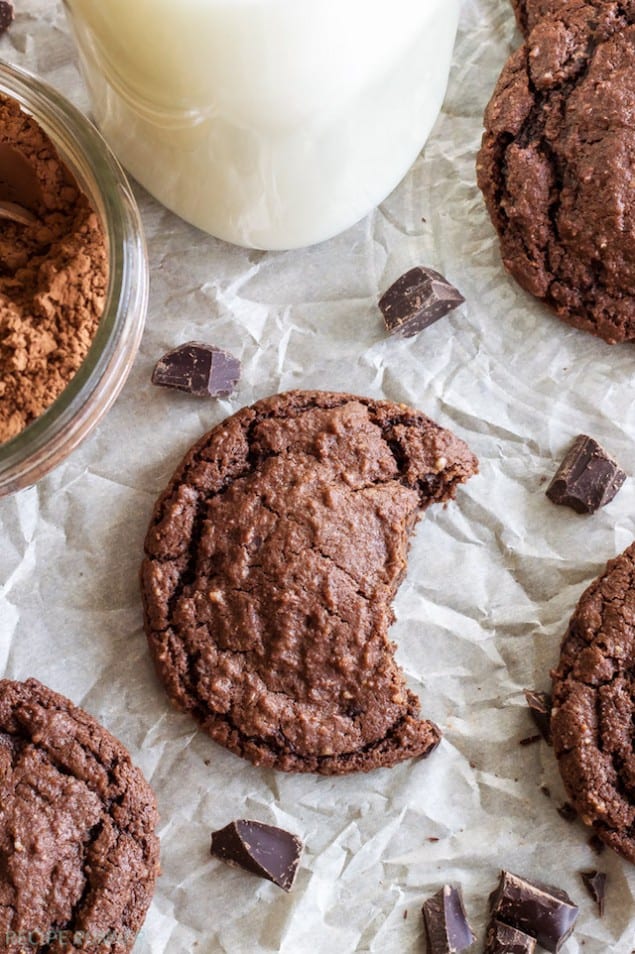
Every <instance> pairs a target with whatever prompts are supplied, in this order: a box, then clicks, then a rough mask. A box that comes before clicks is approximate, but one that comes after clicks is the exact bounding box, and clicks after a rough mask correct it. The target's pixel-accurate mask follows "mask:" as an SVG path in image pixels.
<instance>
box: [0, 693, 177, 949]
mask: <svg viewBox="0 0 635 954" xmlns="http://www.w3.org/2000/svg"><path fill="white" fill-rule="evenodd" d="M156 823H157V811H156V805H155V801H154V796H153V794H152V791H151V789H150V787H149V786H148V784H147V782H146V781H145V780H144V778H143V776H142V775H141V773H140V772H139V771H138V770H137V769H136V768H135V767H134V766H133V765H132V763H131V761H130V756H129V754H128V752H127V751H126V750H125V748H124V747H123V745H121V743H120V742H118V741H117V740H116V739H114V738H113V737H112V736H111V735H110V733H109V732H107V731H106V730H105V729H104V728H103V727H102V726H100V725H99V723H98V722H96V721H95V719H93V718H92V716H90V715H88V714H87V713H86V712H84V711H83V710H82V709H79V708H77V707H76V706H74V705H73V703H72V702H70V701H69V700H68V699H65V698H64V697H63V696H60V695H58V694H57V693H55V692H52V691H51V690H50V689H47V688H46V687H45V686H42V685H41V684H40V683H39V682H37V681H36V680H35V679H29V680H28V681H27V682H24V683H22V682H12V681H10V680H8V679H4V680H1V681H0V939H1V940H2V950H3V951H6V952H7V954H21V952H24V951H26V950H29V951H41V952H44V951H46V952H49V954H61V952H62V951H75V950H78V951H84V950H91V951H93V950H95V951H96V950H99V951H100V952H103V954H126V952H128V951H131V950H132V947H133V945H134V942H135V937H136V935H137V932H138V930H139V928H140V926H141V923H142V921H143V918H144V916H145V913H146V910H147V908H148V905H149V904H150V901H151V899H152V892H153V888H154V881H155V878H156V875H157V871H158V858H159V843H158V840H157V837H156V835H155V833H154V829H155V826H156Z"/></svg>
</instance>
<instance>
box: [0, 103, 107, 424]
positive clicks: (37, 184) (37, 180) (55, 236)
mask: <svg viewBox="0 0 635 954" xmlns="http://www.w3.org/2000/svg"><path fill="white" fill-rule="evenodd" d="M0 199H5V200H6V199H8V200H11V201H14V202H18V203H19V204H21V205H23V206H24V207H26V208H28V209H29V211H31V212H33V213H34V215H35V219H34V221H33V223H30V224H18V223H16V222H11V221H8V220H2V219H0V443H2V442H4V441H7V440H9V438H11V437H14V436H15V435H16V434H19V433H20V432H21V431H22V430H23V429H24V428H25V427H26V426H27V425H28V424H30V423H31V422H32V421H33V420H35V419H36V418H37V417H39V416H40V414H42V413H43V411H45V410H46V409H47V408H48V407H49V405H51V404H52V403H53V401H55V399H56V398H57V397H58V396H59V395H60V393H61V392H62V391H63V390H64V388H65V387H66V385H67V384H68V382H69V381H70V379H71V378H72V377H73V375H74V374H75V372H76V371H77V370H78V368H79V367H80V365H81V363H82V361H83V360H84V358H85V357H86V353H87V351H88V349H89V347H90V344H91V342H92V340H93V337H94V336H95V332H96V330H97V326H98V324H99V320H100V318H101V315H102V312H103V309H104V302H105V296H106V286H107V279H108V255H107V247H106V241H105V237H104V232H103V229H102V227H101V223H100V221H99V218H98V216H97V214H96V212H95V211H94V209H93V208H92V207H91V205H90V203H89V201H88V199H87V198H86V196H85V195H84V194H83V193H82V191H81V190H80V188H79V186H78V184H77V182H76V181H75V179H74V177H73V176H72V174H71V172H70V170H69V169H68V168H67V167H66V165H65V164H64V163H63V162H62V160H61V159H60V158H59V156H58V154H57V152H56V150H55V147H54V146H53V144H52V143H51V141H50V139H49V138H48V136H47V135H46V133H45V132H44V131H43V130H42V129H41V128H40V126H39V125H38V123H37V122H36V121H35V120H34V119H33V118H32V117H31V116H28V115H27V114H25V113H24V112H23V111H22V110H21V108H20V106H19V104H18V103H17V102H16V101H15V100H13V99H11V98H9V97H6V96H3V95H0Z"/></svg>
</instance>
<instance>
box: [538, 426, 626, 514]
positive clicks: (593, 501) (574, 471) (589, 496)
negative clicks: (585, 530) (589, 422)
mask: <svg viewBox="0 0 635 954" xmlns="http://www.w3.org/2000/svg"><path fill="white" fill-rule="evenodd" d="M625 480H626V474H625V473H624V471H623V470H621V468H620V467H619V465H618V464H617V463H616V462H615V461H614V460H613V458H612V457H611V456H610V455H609V454H607V452H606V451H605V450H604V448H603V447H600V445H599V444H598V442H597V441H596V440H594V439H593V438H592V437H587V435H586V434H580V435H579V436H578V437H576V439H575V441H574V442H573V445H572V446H571V449H570V450H569V452H568V453H567V455H566V456H565V458H564V460H563V461H562V463H561V464H560V467H559V468H558V470H557V471H556V473H555V476H554V478H553V480H552V481H551V483H550V484H549V486H548V487H547V490H546V494H547V497H549V500H551V501H553V503H555V504H564V505H565V506H566V507H571V508H572V509H573V510H575V511H576V513H595V511H596V510H599V508H600V507H603V506H604V505H605V504H607V503H609V502H610V501H611V500H612V499H613V497H614V496H615V494H616V493H617V492H618V490H619V489H620V487H621V486H622V484H623V483H624V481H625Z"/></svg>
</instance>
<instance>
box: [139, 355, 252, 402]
mask: <svg viewBox="0 0 635 954" xmlns="http://www.w3.org/2000/svg"><path fill="white" fill-rule="evenodd" d="M239 378H240V361H239V360H238V358H235V357H234V356H233V354H230V353H229V352H228V351H223V350H222V348H216V347H215V346H214V345H208V344H205V343H204V342H202V341H188V342H186V344H182V345H180V346H179V347H178V348H174V349H173V350H172V351H168V352H167V353H166V354H164V355H163V357H162V358H161V359H160V360H159V361H157V363H156V365H155V368H154V371H153V372H152V383H153V384H158V385H159V386H160V387H164V388H176V389H177V390H178V391H187V393H188V394H195V395H196V396H197V397H222V396H223V395H226V394H231V392H232V391H233V390H234V388H235V386H236V383H237V382H238V379H239Z"/></svg>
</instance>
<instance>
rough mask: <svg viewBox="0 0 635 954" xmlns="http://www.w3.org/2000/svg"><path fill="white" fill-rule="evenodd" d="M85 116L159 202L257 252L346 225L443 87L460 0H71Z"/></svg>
mask: <svg viewBox="0 0 635 954" xmlns="http://www.w3.org/2000/svg"><path fill="white" fill-rule="evenodd" d="M65 4H66V9H67V13H68V16H69V19H70V23H71V25H72V28H73V32H74V36H75V39H76V43H77V47H78V49H79V53H80V62H81V66H82V71H83V74H84V78H85V80H86V83H87V85H88V90H89V96H90V98H91V104H92V109H93V114H94V117H95V120H96V122H97V124H98V125H99V127H100V128H101V130H102V132H103V133H104V135H105V138H106V139H107V140H108V142H109V143H110V145H111V146H112V148H113V150H114V151H115V153H116V154H117V155H118V157H119V159H120V160H121V162H122V163H123V165H124V166H125V167H126V168H127V169H128V171H129V172H130V173H131V174H132V175H133V176H134V177H135V179H137V180H138V181H139V182H140V183H141V184H142V185H143V186H145V188H146V189H148V191H149V192H151V193H152V194H153V195H154V196H155V197H156V198H157V199H159V201H160V202H162V203H163V204H164V205H166V206H167V207H168V208H169V209H172V211H174V212H176V213H177V214H178V215H180V216H182V217H183V218H184V219H186V220H187V221H188V222H191V223H193V224H194V225H196V226H198V227H199V228H201V229H204V230H205V231H206V232H209V233H211V234H212V235H215V236H217V237H219V238H222V239H225V240H227V241H229V242H233V243H235V244H237V245H244V246H248V247H252V248H260V249H283V248H294V247H299V246H304V245H310V244H312V243H314V242H319V241H322V240H323V239H327V238H329V237H331V236H333V235H335V234H337V233H338V232H341V231H342V230H344V229H345V228H347V227H348V226H350V225H353V224H354V223H355V222H357V221H358V220H359V219H360V218H362V217H363V216H364V215H365V214H366V213H367V212H369V211H370V210H371V209H372V208H374V206H376V205H377V204H378V203H379V202H381V201H382V200H383V199H384V198H385V197H386V196H387V195H388V193H389V192H391V191H392V189H393V188H394V187H395V186H396V185H397V183H398V182H399V181H400V179H401V178H402V177H403V176H404V175H405V173H406V172H407V171H408V169H409V167H410V166H411V165H412V163H413V162H414V160H415V158H416V156H417V154H418V153H419V151H420V150H421V148H422V146H423V144H424V143H425V140H426V138H427V136H428V134H429V132H430V130H431V128H432V125H433V123H434V121H435V119H436V117H437V115H438V112H439V109H440V107H441V103H442V101H443V97H444V94H445V89H446V84H447V78H448V71H449V67H450V61H451V56H452V47H453V44H454V38H455V33H456V26H457V19H458V5H459V0H178V2H175V0H132V2H131V0H65Z"/></svg>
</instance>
